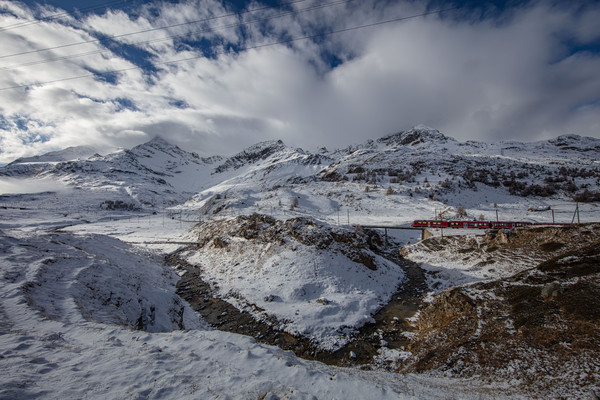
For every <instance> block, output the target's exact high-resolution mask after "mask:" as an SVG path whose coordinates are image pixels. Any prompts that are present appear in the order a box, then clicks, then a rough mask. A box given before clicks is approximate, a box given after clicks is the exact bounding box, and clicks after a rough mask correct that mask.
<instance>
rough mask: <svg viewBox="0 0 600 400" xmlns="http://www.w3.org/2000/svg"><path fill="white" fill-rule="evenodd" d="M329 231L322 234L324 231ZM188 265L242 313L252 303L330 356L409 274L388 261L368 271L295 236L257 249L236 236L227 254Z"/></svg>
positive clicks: (213, 253) (200, 254)
mask: <svg viewBox="0 0 600 400" xmlns="http://www.w3.org/2000/svg"><path fill="white" fill-rule="evenodd" d="M317 229H319V230H321V229H322V228H320V227H318V228H317ZM183 256H184V257H185V258H186V260H187V261H188V262H190V263H192V264H194V265H200V266H202V271H203V277H204V279H206V280H207V281H209V282H213V283H214V284H216V286H217V287H218V288H219V289H218V290H219V295H220V296H221V297H222V298H225V299H227V300H228V302H230V303H232V304H236V305H238V308H242V309H243V308H245V307H244V305H245V304H247V303H249V304H253V305H255V306H258V307H260V308H261V309H263V310H265V311H266V313H267V314H269V315H272V316H275V317H277V319H278V320H280V321H283V322H282V325H281V329H282V330H285V331H287V332H289V333H292V334H298V333H300V334H302V335H303V336H306V337H308V338H310V339H311V340H313V341H314V342H315V343H318V344H319V345H320V347H322V348H323V349H326V350H337V349H338V348H339V347H341V346H342V345H344V344H346V343H347V342H348V341H349V340H350V337H349V335H348V332H351V331H352V330H353V329H354V328H360V327H361V326H362V325H364V324H365V323H367V322H372V321H373V319H372V317H371V315H372V314H374V313H375V312H376V311H377V310H378V309H379V308H380V307H381V306H383V305H384V304H385V303H387V301H388V300H389V298H390V297H391V295H392V294H393V293H394V292H395V291H396V289H397V287H398V286H399V285H400V284H401V283H402V280H403V278H404V272H403V270H402V269H400V268H399V267H398V266H397V265H395V264H393V263H391V262H389V261H387V260H385V259H384V258H382V257H380V256H376V255H373V256H374V257H375V264H376V265H377V269H376V270H375V271H373V270H370V269H368V268H367V267H366V266H365V265H363V264H361V263H357V262H354V261H352V260H350V259H348V257H347V256H345V255H343V254H341V253H338V252H336V251H329V250H318V249H316V248H315V247H313V246H306V245H303V244H301V243H299V242H298V241H296V240H294V239H292V238H290V239H288V240H286V243H285V244H283V245H281V244H277V243H272V242H271V243H267V244H264V243H261V244H254V243H251V241H249V240H246V239H244V238H239V237H235V238H231V239H230V243H229V244H228V246H227V248H226V249H219V250H216V249H211V250H209V251H206V250H204V249H203V250H201V251H195V250H190V251H189V252H187V253H184V254H183ZM240 298H241V299H243V301H240V300H239V299H240Z"/></svg>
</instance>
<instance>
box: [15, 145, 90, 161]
mask: <svg viewBox="0 0 600 400" xmlns="http://www.w3.org/2000/svg"><path fill="white" fill-rule="evenodd" d="M95 153H96V149H94V148H93V147H90V146H71V147H67V148H66V149H63V150H58V151H51V152H49V153H45V154H41V155H37V156H32V157H21V158H19V159H17V160H15V161H13V162H12V163H11V164H25V163H50V162H62V161H73V160H84V159H86V158H89V157H91V156H93V155H94V154H95Z"/></svg>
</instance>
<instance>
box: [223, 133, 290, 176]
mask: <svg viewBox="0 0 600 400" xmlns="http://www.w3.org/2000/svg"><path fill="white" fill-rule="evenodd" d="M286 148H287V147H286V145H285V144H284V143H283V141H281V140H268V141H265V142H260V143H257V144H255V145H253V146H250V147H248V148H247V149H246V150H244V151H242V152H241V153H238V154H236V155H235V156H233V157H230V158H228V159H227V160H226V161H225V162H224V163H223V164H221V165H220V166H218V167H217V168H216V169H215V172H217V173H219V172H223V171H226V170H228V169H229V168H233V169H238V168H240V167H242V166H243V165H245V164H252V163H255V162H256V161H259V160H264V159H266V158H268V157H269V156H271V155H273V154H275V153H277V152H279V151H283V150H285V149H286Z"/></svg>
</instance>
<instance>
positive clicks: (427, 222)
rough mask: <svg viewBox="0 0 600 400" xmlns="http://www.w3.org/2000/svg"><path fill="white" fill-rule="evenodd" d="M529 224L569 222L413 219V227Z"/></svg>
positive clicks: (501, 227) (498, 226) (512, 225)
mask: <svg viewBox="0 0 600 400" xmlns="http://www.w3.org/2000/svg"><path fill="white" fill-rule="evenodd" d="M529 225H569V224H546V223H538V222H522V221H499V222H495V221H440V220H425V219H418V220H415V221H413V223H412V226H413V227H415V228H467V229H513V228H521V227H523V226H529Z"/></svg>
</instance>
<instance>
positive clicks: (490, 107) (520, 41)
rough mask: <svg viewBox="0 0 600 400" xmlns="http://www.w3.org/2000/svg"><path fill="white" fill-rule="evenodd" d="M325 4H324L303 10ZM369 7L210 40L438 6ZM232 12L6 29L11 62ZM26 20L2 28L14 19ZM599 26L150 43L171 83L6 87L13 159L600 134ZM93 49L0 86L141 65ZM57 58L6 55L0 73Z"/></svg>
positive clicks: (323, 12)
mask: <svg viewBox="0 0 600 400" xmlns="http://www.w3.org/2000/svg"><path fill="white" fill-rule="evenodd" d="M310 4H319V3H316V2H315V3H308V2H306V3H305V2H303V3H299V4H296V5H295V7H296V9H302V8H305V7H307V5H310ZM358 4H359V5H356V4H355V3H354V2H350V3H346V4H343V5H337V6H332V7H326V8H322V9H319V10H314V11H310V12H306V13H300V14H296V15H287V16H285V17H282V18H273V19H269V20H265V21H263V22H262V23H260V24H258V23H257V24H252V25H249V26H245V27H244V28H243V29H242V28H240V27H238V28H235V29H233V28H232V29H228V30H215V31H213V32H210V33H206V34H205V37H206V38H207V39H209V40H214V39H218V43H219V46H223V45H226V44H233V45H239V46H241V47H242V48H243V47H245V46H247V47H253V46H255V45H257V44H264V43H273V42H275V41H277V40H281V38H282V37H283V38H290V37H299V36H302V35H306V34H308V33H311V32H315V31H316V30H320V31H322V32H323V31H328V30H336V29H342V28H348V27H352V26H358V25H360V24H368V23H371V22H374V21H378V20H382V19H391V18H396V17H403V16H409V15H415V14H418V13H420V12H422V10H423V9H422V8H419V7H422V4H421V3H415V2H389V3H388V2H380V1H372V2H360V3H358ZM9 6H10V7H11V8H12V9H13V10H14V11H15V12H14V13H13V14H19V13H20V14H21V15H23V16H26V15H28V14H29V13H30V12H29V10H27V9H25V8H22V7H21V8H19V7H16V6H15V4H14V3H12V2H2V1H0V10H3V9H4V10H5V9H7V7H9ZM258 6H259V4H258V3H256V4H255V5H254V6H252V5H250V6H249V8H255V7H258ZM153 7H154V8H153ZM157 7H158V8H157ZM227 13H228V11H227V10H226V9H225V8H224V7H223V5H222V4H221V3H220V2H218V1H193V2H192V1H189V2H183V3H180V4H169V3H156V4H154V3H148V4H146V5H145V6H144V7H143V8H141V9H140V10H139V16H137V17H136V18H135V19H131V18H130V17H129V16H128V15H127V14H125V13H124V12H121V11H115V12H109V13H106V14H104V15H101V16H92V17H88V18H86V19H84V20H81V21H73V22H71V25H69V26H64V25H61V24H58V23H56V22H53V23H42V24H38V25H35V26H33V27H31V28H27V29H31V30H28V31H26V30H25V28H23V30H21V29H14V30H9V31H6V32H0V40H2V42H3V43H9V44H10V48H6V49H4V48H3V52H4V54H9V53H16V52H23V51H28V50H29V49H35V48H43V47H50V46H56V45H58V44H61V43H73V42H77V41H83V40H90V38H93V37H92V36H91V35H90V34H89V33H88V32H91V31H101V32H104V33H106V34H113V35H114V34H123V33H128V32H134V31H141V30H146V29H150V28H153V27H159V26H166V25H169V24H177V23H183V22H185V21H191V20H198V19H202V18H207V17H209V16H219V15H224V14H227ZM278 13H279V11H275V10H267V11H264V12H261V13H256V15H254V14H252V15H250V14H245V15H244V17H243V18H245V19H254V18H256V17H257V15H277V14H278ZM13 14H11V16H5V17H4V21H0V26H3V25H10V24H13V23H15V21H17V20H16V19H15V17H13V16H12V15H13ZM463 14H464V13H463ZM454 16H456V15H454ZM594 16H600V6H598V5H597V4H594V3H589V4H585V5H583V6H581V5H580V6H578V7H575V6H574V5H572V6H569V5H568V4H567V5H561V6H551V5H547V4H546V3H544V2H540V3H531V4H529V5H526V6H521V7H520V8H517V9H511V10H508V11H507V12H505V13H504V14H502V15H501V18H495V19H494V18H491V17H490V18H488V19H483V20H481V19H478V18H475V17H472V16H469V15H463V16H462V17H461V18H458V17H456V18H454V17H453V15H452V14H448V15H446V16H444V17H443V18H441V17H440V16H437V15H431V16H428V17H421V18H414V19H410V20H406V21H402V22H397V23H393V24H386V25H381V26H378V27H372V28H366V29H361V30H353V31H349V32H346V33H340V34H335V35H331V36H326V37H320V38H315V39H314V40H301V41H296V42H292V43H287V44H286V43H282V44H279V45H273V46H270V47H262V48H257V49H253V50H247V51H243V52H241V53H238V54H235V53H224V54H220V55H217V56H216V57H214V58H202V57H200V55H199V53H198V51H197V50H195V49H193V48H189V47H188V48H185V47H173V43H174V42H173V39H170V40H165V41H160V42H154V43H150V44H140V45H139V46H140V47H141V48H143V49H144V50H146V51H150V52H151V53H152V55H153V57H154V61H156V62H157V64H156V65H157V68H159V70H158V72H156V73H154V74H152V75H148V74H145V73H143V72H142V71H141V70H137V69H133V70H128V71H126V72H122V73H120V74H119V78H118V84H111V83H108V82H102V81H100V80H94V79H91V78H86V79H77V80H68V81H61V82H57V83H52V84H48V85H44V86H40V87H36V86H32V87H30V88H29V89H23V88H21V89H15V90H3V91H0V118H1V119H0V149H1V152H0V162H8V161H11V160H12V159H14V158H16V157H19V156H22V155H30V154H32V153H39V152H40V151H50V150H56V149H58V148H63V147H66V146H71V145H78V144H94V145H103V146H108V145H114V146H130V145H133V144H135V143H139V142H141V141H144V140H146V139H149V138H151V137H152V136H154V135H156V134H160V135H162V136H163V137H165V138H167V139H169V140H171V141H173V142H174V143H176V144H181V145H183V146H184V147H185V148H186V149H189V150H194V151H198V152H199V153H202V154H206V155H211V154H214V153H219V154H226V153H233V152H237V151H239V150H241V149H242V148H243V147H245V146H248V145H251V144H253V143H255V142H257V141H260V140H266V139H275V138H281V139H283V140H284V141H285V142H286V143H288V144H290V145H294V146H302V147H309V148H312V147H317V146H327V147H330V148H339V147H344V146H346V145H349V144H352V143H356V142H361V141H364V140H367V139H371V138H377V137H380V136H383V135H385V134H388V133H391V132H394V131H398V130H401V129H406V128H409V127H410V126H412V125H415V124H418V123H425V124H427V125H430V126H434V127H436V128H438V129H440V130H441V131H442V132H444V133H446V134H448V135H451V136H454V137H456V138H457V139H461V140H467V139H475V140H499V139H519V140H537V139H542V138H550V137H553V136H557V135H559V134H563V133H578V134H582V135H588V136H595V137H600V129H599V125H600V112H598V111H600V110H599V107H600V95H599V93H600V77H599V76H598V74H597V71H598V70H600V54H599V52H598V51H597V49H596V50H595V51H587V52H577V53H575V54H571V53H572V51H573V47H572V46H573V44H575V45H577V46H585V45H587V44H590V43H592V44H593V43H594V41H596V42H595V43H596V45H597V41H598V39H599V38H600V28H598V24H597V23H596V21H597V18H595V17H594ZM232 21H234V18H232V17H228V18H226V19H218V20H213V21H210V23H209V22H208V21H207V22H205V23H202V24H200V25H202V26H204V28H206V26H207V25H211V26H214V25H221V24H231V23H232ZM197 28H198V26H196V25H189V26H188V25H185V26H181V27H178V28H176V29H171V30H169V31H168V33H167V32H164V31H153V32H149V33H147V34H144V35H136V36H124V37H122V38H119V40H122V41H123V42H124V43H129V44H131V43H138V42H140V41H141V40H147V39H152V38H158V37H164V36H168V35H176V34H180V33H183V32H189V31H190V30H194V29H197ZM274 32H276V33H277V36H274ZM175 41H177V40H176V39H175ZM82 49H84V50H83V51H88V52H96V51H98V52H99V51H102V53H97V54H90V55H89V56H86V57H79V58H75V59H68V60H63V61H60V62H53V63H47V64H42V65H41V66H36V67H31V68H30V67H27V68H22V69H17V70H10V71H3V73H2V74H1V75H0V87H9V86H13V85H18V84H24V83H31V82H36V81H53V80H57V79H61V78H64V77H73V76H79V75H83V74H87V73H89V68H94V69H96V70H100V71H106V70H119V69H125V68H131V67H133V64H132V63H131V62H130V61H127V60H125V59H123V58H122V57H120V55H119V53H118V52H110V51H107V49H106V48H104V47H102V46H101V45H100V44H99V43H90V44H86V45H85V46H83V47H82ZM213 50H214V49H213ZM592 50H593V48H592ZM78 51H82V50H81V49H76V48H64V49H55V50H53V53H54V54H55V55H56V56H64V55H70V54H75V53H77V52H78ZM332 55H335V57H337V59H338V60H340V61H341V62H342V63H341V64H340V65H338V66H336V67H335V68H331V67H330V64H329V62H330V60H329V58H328V57H330V56H332ZM43 57H45V55H44V54H43V53H33V54H30V55H27V56H24V57H23V58H20V57H15V58H10V59H8V58H7V59H0V67H2V66H6V65H13V64H14V63H15V62H29V61H35V60H39V59H41V58H43ZM188 58H189V60H187V61H182V62H178V63H173V64H161V62H165V61H170V60H176V59H188ZM3 121H4V122H3ZM27 126H28V127H29V130H28V131H24V128H25V127H27Z"/></svg>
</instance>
